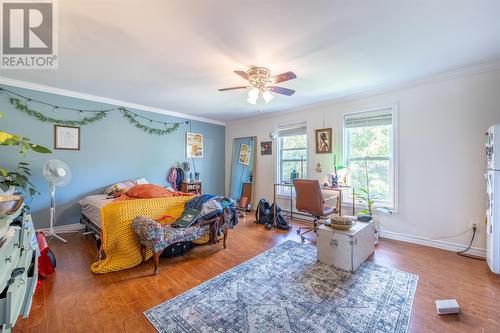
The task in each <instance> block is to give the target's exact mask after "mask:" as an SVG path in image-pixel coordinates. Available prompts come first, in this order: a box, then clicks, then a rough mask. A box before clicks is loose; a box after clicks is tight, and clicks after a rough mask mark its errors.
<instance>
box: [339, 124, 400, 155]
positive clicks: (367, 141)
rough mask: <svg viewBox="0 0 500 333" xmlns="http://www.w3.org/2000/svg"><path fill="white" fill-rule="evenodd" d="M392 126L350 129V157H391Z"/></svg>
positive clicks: (348, 133)
mask: <svg viewBox="0 0 500 333" xmlns="http://www.w3.org/2000/svg"><path fill="white" fill-rule="evenodd" d="M391 127H392V126H391V125H385V126H376V127H373V126H372V127H356V128H348V129H347V135H348V138H349V139H350V150H349V151H350V157H365V156H370V157H376V156H390V155H391Z"/></svg>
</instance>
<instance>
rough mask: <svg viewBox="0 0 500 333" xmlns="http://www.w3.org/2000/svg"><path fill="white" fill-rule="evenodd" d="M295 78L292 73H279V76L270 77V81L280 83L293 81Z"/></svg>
mask: <svg viewBox="0 0 500 333" xmlns="http://www.w3.org/2000/svg"><path fill="white" fill-rule="evenodd" d="M296 77H297V75H295V73H294V72H286V73H281V74H279V75H275V76H273V77H271V81H272V82H273V83H280V82H284V81H288V80H293V79H295V78H296Z"/></svg>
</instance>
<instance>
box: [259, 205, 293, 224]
mask: <svg viewBox="0 0 500 333" xmlns="http://www.w3.org/2000/svg"><path fill="white" fill-rule="evenodd" d="M274 205H276V228H278V229H282V230H289V229H290V228H291V227H292V225H291V224H290V223H289V222H288V221H287V220H286V219H285V218H284V217H283V215H281V207H280V206H279V205H278V204H274V203H273V204H272V205H269V202H267V200H266V199H264V198H262V199H260V200H259V204H258V205H257V210H256V211H255V223H257V224H264V225H265V226H266V229H268V230H271V229H272V227H273V222H274V221H273V219H274V211H275V208H274Z"/></svg>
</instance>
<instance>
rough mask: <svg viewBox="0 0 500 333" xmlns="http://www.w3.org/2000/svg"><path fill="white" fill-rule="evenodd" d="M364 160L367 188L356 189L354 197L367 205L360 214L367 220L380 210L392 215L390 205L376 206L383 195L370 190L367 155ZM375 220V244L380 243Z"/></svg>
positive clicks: (371, 218)
mask: <svg viewBox="0 0 500 333" xmlns="http://www.w3.org/2000/svg"><path fill="white" fill-rule="evenodd" d="M364 161H365V163H364V168H365V179H366V188H360V189H358V190H354V197H355V198H356V199H358V200H359V201H360V202H361V203H362V204H365V205H366V209H363V210H361V211H359V213H358V215H359V216H364V217H365V219H364V220H366V221H371V220H373V213H374V212H380V213H383V214H387V215H390V214H392V210H391V209H390V208H388V207H375V202H376V200H378V199H381V198H382V195H381V194H380V193H377V192H374V193H372V192H371V191H370V177H369V176H368V163H367V159H366V157H365V160H364ZM358 191H359V192H358ZM373 221H374V226H375V228H374V229H375V234H374V242H375V244H378V236H379V235H378V233H379V226H378V223H377V221H375V220H373Z"/></svg>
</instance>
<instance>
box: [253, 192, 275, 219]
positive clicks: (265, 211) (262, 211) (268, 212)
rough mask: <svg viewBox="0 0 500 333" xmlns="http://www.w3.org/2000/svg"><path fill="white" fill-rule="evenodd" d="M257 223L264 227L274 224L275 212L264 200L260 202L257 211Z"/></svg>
mask: <svg viewBox="0 0 500 333" xmlns="http://www.w3.org/2000/svg"><path fill="white" fill-rule="evenodd" d="M255 223H257V224H264V225H265V224H269V223H271V224H272V223H273V211H272V209H271V205H270V204H269V202H267V200H266V199H264V198H262V199H260V200H259V204H258V205H257V209H256V210H255Z"/></svg>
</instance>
